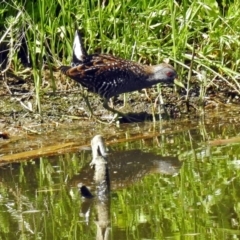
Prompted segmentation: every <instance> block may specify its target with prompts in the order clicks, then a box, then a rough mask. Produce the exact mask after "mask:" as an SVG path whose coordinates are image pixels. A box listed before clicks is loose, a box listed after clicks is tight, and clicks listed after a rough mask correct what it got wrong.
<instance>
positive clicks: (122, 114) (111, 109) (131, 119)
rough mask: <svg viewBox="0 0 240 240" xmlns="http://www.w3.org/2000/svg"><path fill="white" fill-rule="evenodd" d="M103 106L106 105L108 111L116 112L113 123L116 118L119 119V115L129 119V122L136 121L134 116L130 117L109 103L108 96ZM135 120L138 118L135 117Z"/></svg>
mask: <svg viewBox="0 0 240 240" xmlns="http://www.w3.org/2000/svg"><path fill="white" fill-rule="evenodd" d="M103 107H104V108H105V109H107V110H108V111H110V112H113V113H115V115H114V117H113V119H112V121H111V123H112V122H113V121H115V120H116V119H118V117H119V116H120V117H122V118H125V119H127V121H129V122H133V121H134V118H133V117H128V116H127V115H126V114H124V113H122V112H119V111H117V110H115V109H113V108H111V107H110V106H109V105H108V99H107V98H104V101H103ZM135 120H136V119H135Z"/></svg>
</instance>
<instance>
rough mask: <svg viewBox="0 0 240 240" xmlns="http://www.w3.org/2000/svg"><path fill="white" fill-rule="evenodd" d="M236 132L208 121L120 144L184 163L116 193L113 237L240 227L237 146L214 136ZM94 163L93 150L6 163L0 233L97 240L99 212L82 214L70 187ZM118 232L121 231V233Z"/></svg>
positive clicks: (215, 232)
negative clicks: (219, 141) (174, 170)
mask: <svg viewBox="0 0 240 240" xmlns="http://www.w3.org/2000/svg"><path fill="white" fill-rule="evenodd" d="M223 129H225V131H223ZM203 132H204V134H205V136H203ZM238 132H239V131H238V129H237V128H235V127H234V126H233V125H232V124H225V125H221V126H218V125H212V124H211V126H205V129H203V126H202V128H201V129H199V128H197V129H196V128H194V129H192V130H189V131H184V132H180V133H176V134H172V133H171V134H165V137H162V136H163V135H164V134H162V135H161V136H159V137H158V139H157V138H156V137H155V138H153V139H152V140H148V141H143V140H137V141H134V142H127V143H121V144H118V145H117V146H114V148H113V150H115V151H117V150H122V151H124V150H129V149H134V148H137V149H139V148H141V149H142V150H143V151H146V152H154V153H158V154H161V155H163V156H179V158H180V159H181V161H182V162H183V166H182V167H181V169H180V172H179V174H177V175H175V176H170V175H161V174H151V175H148V176H145V177H144V178H143V179H141V180H140V181H139V182H137V183H135V184H132V185H130V186H128V187H127V188H125V189H121V190H116V191H114V192H112V194H111V229H112V230H111V235H112V236H113V239H134V237H135V239H144V238H145V239H146V238H148V239H163V238H164V237H167V236H171V237H174V236H176V237H179V235H181V236H183V235H191V234H192V235H194V234H199V235H197V236H199V237H197V236H195V237H196V238H197V239H198V238H199V239H209V238H210V237H211V239H219V236H222V235H224V236H225V235H226V234H228V233H234V229H235V227H236V229H238V215H239V207H238V205H239V204H238V202H239V194H238V192H239V191H238V189H239V181H238V179H239V177H240V176H239V174H240V173H239V169H237V168H236V167H235V165H234V161H232V160H234V159H239V146H238V145H237V144H235V145H234V144H228V145H225V146H222V145H218V146H211V147H209V145H208V140H209V139H216V138H227V137H232V136H235V135H236V134H237V133H238ZM157 144H161V145H157ZM135 160H136V161H137V159H135ZM90 161H91V153H90V151H88V152H85V151H82V152H79V153H73V154H64V155H60V156H56V157H50V158H40V159H39V160H36V161H29V162H22V163H19V164H12V165H11V167H7V166H4V168H1V169H0V175H1V189H0V193H1V201H0V210H1V211H0V218H1V219H2V220H1V221H0V225H1V229H2V231H1V234H2V235H1V236H2V238H3V239H20V237H21V236H26V235H28V239H35V238H37V236H39V235H41V237H42V239H64V238H68V239H94V237H95V236H96V225H95V222H94V221H95V220H96V212H95V210H94V208H93V209H92V211H91V213H90V216H89V223H88V225H87V223H86V222H85V218H84V217H80V212H81V203H82V199H81V198H80V195H79V191H78V189H76V188H75V187H71V186H69V182H70V180H71V179H72V178H73V177H74V176H75V175H77V174H78V173H79V172H81V169H82V168H83V167H84V166H85V165H86V164H89V163H90ZM133 177H134V176H133ZM232 222H234V223H235V224H237V225H235V226H234V225H231V223H232ZM120 233H121V234H122V235H123V236H122V235H120V236H121V237H119V238H117V236H119V234H120ZM236 233H237V231H236ZM79 236H80V237H79ZM133 236H134V237H133ZM186 237H187V236H186ZM191 237H192V236H191ZM220 239H221V238H220Z"/></svg>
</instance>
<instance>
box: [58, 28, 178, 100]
mask: <svg viewBox="0 0 240 240" xmlns="http://www.w3.org/2000/svg"><path fill="white" fill-rule="evenodd" d="M60 69H61V71H62V72H63V73H64V74H65V75H67V76H68V77H70V78H72V79H73V80H75V81H77V82H79V83H80V84H82V85H83V86H84V87H86V88H87V89H88V91H90V92H94V93H97V94H99V95H100V96H101V97H104V98H106V99H109V98H110V97H113V96H116V95H118V94H121V93H125V92H131V91H136V90H141V89H142V88H147V87H151V86H152V85H154V84H157V83H166V84H170V83H173V81H174V79H175V78H176V76H177V73H176V71H175V70H174V68H173V67H172V66H171V65H169V64H166V63H161V64H159V65H155V66H148V65H142V64H139V63H136V62H133V61H129V60H124V59H122V58H119V57H114V56H112V55H109V54H92V55H88V54H87V53H86V50H85V48H84V46H83V43H82V39H81V36H80V33H79V31H76V33H75V38H74V44H73V61H72V64H71V66H61V68H60Z"/></svg>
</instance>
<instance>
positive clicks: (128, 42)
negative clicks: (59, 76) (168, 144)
mask: <svg viewBox="0 0 240 240" xmlns="http://www.w3.org/2000/svg"><path fill="white" fill-rule="evenodd" d="M104 2H105V1H94V0H90V1H89V0H83V1H77V0H68V1H63V0H59V1H55V0H48V1H46V0H37V1H35V2H34V1H27V2H26V1H17V2H15V1H6V2H3V3H1V4H0V19H1V21H0V32H1V36H2V37H1V38H0V44H8V48H9V49H10V52H9V59H8V60H9V62H8V64H7V67H6V68H8V67H9V66H10V65H11V66H12V70H13V71H14V72H15V73H16V74H17V73H18V72H19V71H20V70H22V69H23V68H24V66H21V64H20V61H19V60H18V58H17V52H18V50H19V45H20V41H19V39H21V37H22V36H26V39H27V44H28V49H29V56H30V58H31V61H32V68H33V71H32V75H33V79H34V84H35V93H36V105H37V106H38V110H39V111H40V112H41V103H40V96H41V94H40V93H41V92H42V91H44V89H43V87H42V69H43V67H44V66H45V65H47V66H48V67H49V68H50V71H52V67H53V66H55V67H58V66H60V65H61V64H69V63H70V62H71V56H72V41H73V35H74V31H75V26H78V27H79V28H80V29H81V30H82V32H83V35H84V42H85V45H86V47H87V51H88V52H89V53H93V52H104V53H111V54H114V55H117V56H120V57H123V58H126V59H132V60H135V61H139V62H141V63H147V64H156V63H159V62H161V61H163V60H164V59H168V60H170V63H171V64H173V65H174V66H175V68H176V69H177V71H178V73H179V79H180V81H181V82H182V83H183V84H184V86H185V87H184V88H186V92H187V93H188V92H189V90H190V88H191V84H190V81H191V77H192V75H196V74H197V75H198V77H199V80H198V81H199V85H200V88H201V95H200V96H201V99H202V100H203V99H204V96H205V91H206V87H207V86H209V84H211V83H212V80H213V79H214V78H219V79H222V80H223V81H225V82H226V83H227V84H228V85H229V86H230V88H232V89H234V90H235V91H236V92H238V93H240V85H239V83H238V81H237V79H236V76H238V75H239V74H238V72H239V55H240V53H239V51H240V50H239V31H240V20H239V16H240V2H239V1H222V4H223V6H224V10H222V9H221V8H220V7H219V5H218V3H217V1H213V0H211V1H210V0H205V1H204V0H202V1H197V0H193V1H187V0H183V1H179V2H177V1H167V0H162V1H153V0H150V1H146V0H141V1H136V0H128V1H123V0H119V1H113V0H109V1H106V2H107V4H105V5H104V4H103V3H104ZM218 2H221V1H218ZM224 4H225V5H224ZM189 69H190V70H189ZM3 70H4V69H3ZM5 70H6V69H5ZM50 81H51V86H52V90H54V91H55V90H56V85H55V82H54V79H51V80H50ZM181 87H183V86H181ZM186 99H188V94H187V95H186Z"/></svg>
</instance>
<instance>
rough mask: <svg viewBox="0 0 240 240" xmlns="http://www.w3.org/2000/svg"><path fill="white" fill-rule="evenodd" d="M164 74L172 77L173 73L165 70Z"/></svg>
mask: <svg viewBox="0 0 240 240" xmlns="http://www.w3.org/2000/svg"><path fill="white" fill-rule="evenodd" d="M166 75H167V76H168V77H172V76H173V75H174V74H173V72H171V71H170V72H167V73H166Z"/></svg>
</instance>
